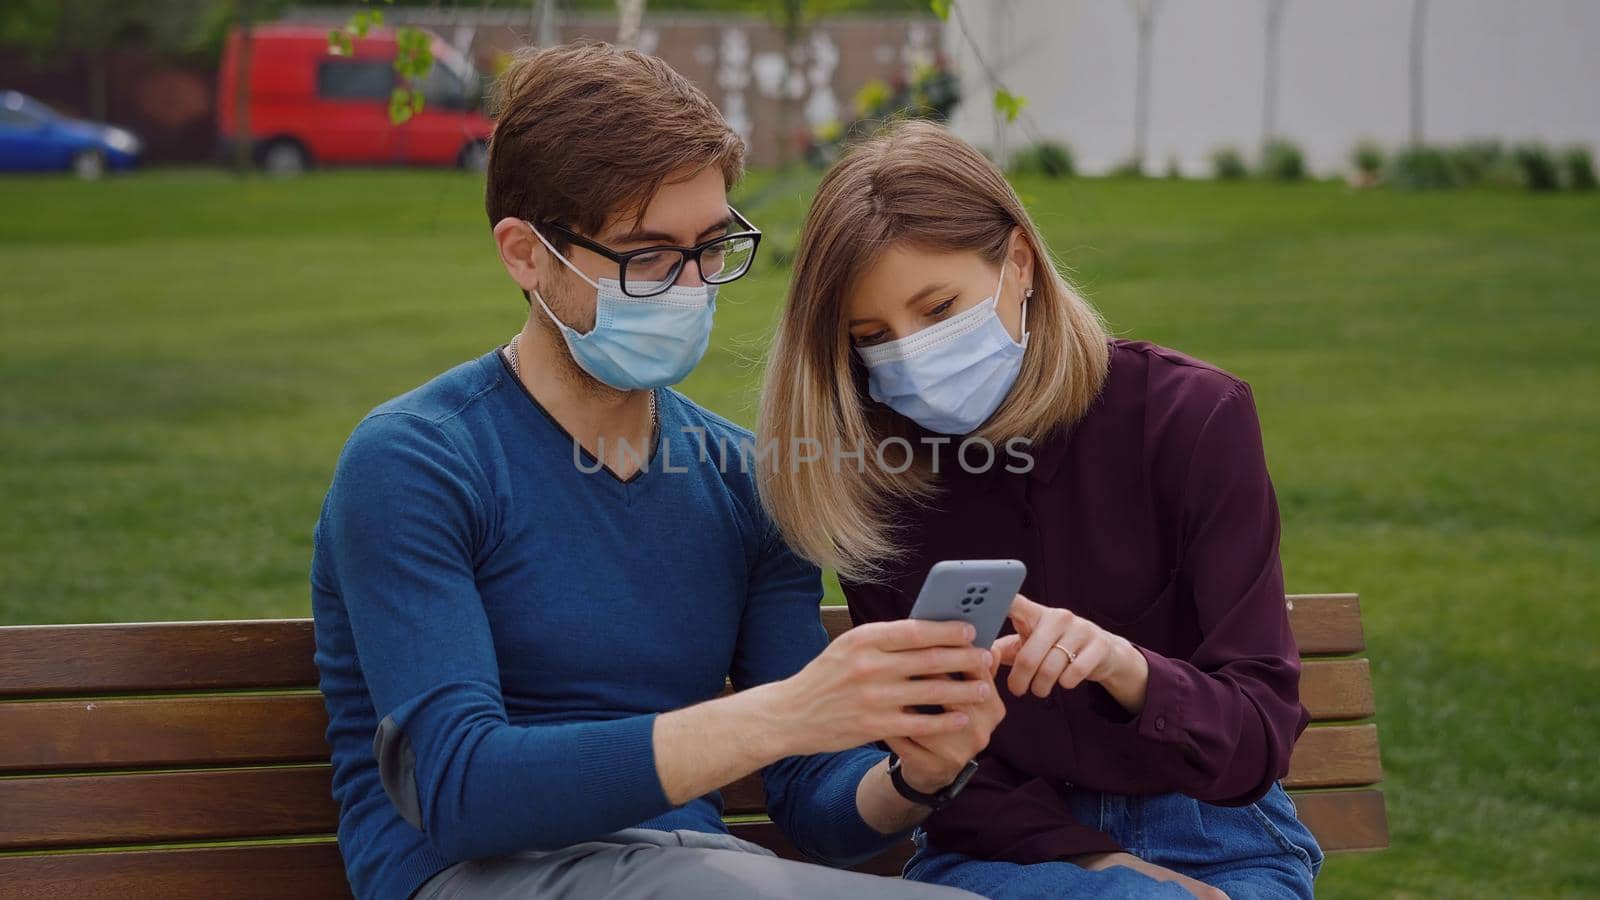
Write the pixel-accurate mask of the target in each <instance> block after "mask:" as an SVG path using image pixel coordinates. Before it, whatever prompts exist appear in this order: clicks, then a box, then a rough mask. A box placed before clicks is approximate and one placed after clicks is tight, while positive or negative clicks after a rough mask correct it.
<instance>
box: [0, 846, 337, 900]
mask: <svg viewBox="0 0 1600 900" xmlns="http://www.w3.org/2000/svg"><path fill="white" fill-rule="evenodd" d="M75 897H116V898H118V900H283V898H285V897H292V898H294V900H350V888H349V886H348V885H347V884H346V882H345V875H344V862H343V860H341V859H340V857H339V847H338V845H337V844H334V843H333V842H332V841H327V842H322V843H308V844H268V845H256V846H240V847H196V848H186V849H179V850H122V851H114V852H110V853H55V854H38V855H29V856H0V900H40V898H62V900H66V898H75Z"/></svg>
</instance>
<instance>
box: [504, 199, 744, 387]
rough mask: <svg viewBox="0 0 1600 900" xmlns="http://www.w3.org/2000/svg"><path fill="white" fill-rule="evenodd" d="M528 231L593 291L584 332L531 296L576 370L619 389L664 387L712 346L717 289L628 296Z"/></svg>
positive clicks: (619, 286)
mask: <svg viewBox="0 0 1600 900" xmlns="http://www.w3.org/2000/svg"><path fill="white" fill-rule="evenodd" d="M528 227H529V228H531V229H533V234H534V236H535V237H537V238H538V239H539V242H540V243H542V244H544V246H545V249H547V250H549V251H550V252H551V253H552V254H554V255H555V257H556V259H559V260H561V261H562V262H563V263H566V265H567V268H569V269H571V270H572V271H573V272H575V273H577V276H578V277H579V278H582V279H583V280H584V282H585V283H587V284H589V285H590V286H592V287H593V288H594V289H595V291H596V296H595V309H594V328H592V329H590V331H589V332H588V333H587V334H584V333H582V332H579V331H578V330H577V329H575V328H573V327H572V326H570V325H568V324H567V323H565V322H563V321H561V320H560V319H558V318H556V314H555V313H553V312H551V311H550V307H549V306H547V305H545V302H544V297H543V296H541V295H540V294H539V292H538V291H534V292H533V296H534V297H535V298H536V299H537V300H538V301H539V308H540V309H543V310H544V314H545V315H547V316H549V317H550V321H552V322H554V323H556V327H557V328H559V329H561V336H562V337H563V338H564V339H565V340H566V342H567V350H568V351H569V352H571V353H572V358H573V360H574V361H575V362H577V364H578V366H579V367H580V368H582V369H583V370H584V371H585V372H588V373H589V374H590V375H592V376H594V377H595V379H597V380H598V381H600V382H602V383H604V384H608V385H610V386H612V387H614V388H616V389H617V390H619V391H637V390H643V389H645V388H658V387H666V386H667V385H669V384H677V383H678V382H680V381H682V380H683V379H685V378H687V377H688V376H689V373H690V372H691V371H693V370H694V367H695V365H696V364H698V363H699V362H700V358H701V357H703V356H705V354H706V347H707V346H708V345H709V344H710V342H711V324H712V316H713V314H714V313H715V312H716V309H717V286H716V285H714V284H701V285H696V286H694V287H686V286H680V285H673V286H672V287H670V288H668V289H667V290H665V291H663V292H662V293H659V294H656V295H655V296H653V297H630V296H628V295H627V294H625V293H623V291H622V282H620V281H618V280H617V279H615V278H602V279H600V281H599V283H596V282H593V281H590V280H589V276H587V275H585V274H583V272H582V271H581V270H580V269H579V268H578V267H577V266H575V265H573V264H572V262H571V261H570V260H568V259H567V258H566V257H565V256H562V255H561V254H560V253H556V248H554V247H552V246H550V242H549V241H547V240H545V239H544V235H542V234H540V233H539V229H537V228H534V227H533V224H532V223H531V222H530V223H528Z"/></svg>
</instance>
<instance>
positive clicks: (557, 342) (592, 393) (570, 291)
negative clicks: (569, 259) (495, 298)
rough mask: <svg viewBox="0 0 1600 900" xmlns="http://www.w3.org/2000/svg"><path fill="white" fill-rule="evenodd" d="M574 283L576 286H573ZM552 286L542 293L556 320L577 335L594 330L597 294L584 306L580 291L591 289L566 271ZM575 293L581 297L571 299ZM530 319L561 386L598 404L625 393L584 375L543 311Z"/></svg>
mask: <svg viewBox="0 0 1600 900" xmlns="http://www.w3.org/2000/svg"><path fill="white" fill-rule="evenodd" d="M574 283H576V284H575V285H574ZM553 287H555V290H553V291H544V292H542V293H543V296H544V300H545V303H546V304H547V305H548V306H549V307H550V311H551V312H552V313H554V314H555V316H556V318H558V319H560V320H561V321H563V322H565V323H567V327H569V328H571V329H573V330H574V331H577V332H578V333H579V334H588V333H589V332H591V331H593V330H594V324H595V320H596V318H597V317H598V315H599V310H598V308H597V307H598V304H599V298H598V295H595V296H594V298H593V299H591V300H590V301H588V302H587V303H585V301H584V299H583V297H582V295H581V294H580V292H584V291H586V292H593V291H594V288H592V287H590V286H589V285H588V284H585V283H584V281H583V279H581V278H578V277H576V276H574V275H573V274H572V273H571V272H567V271H563V272H562V273H561V276H560V278H559V279H558V284H557V285H554V286H553ZM574 294H580V296H577V297H574V296H573V295H574ZM533 302H534V303H535V304H537V303H538V302H539V298H538V297H535V298H533ZM585 307H587V310H588V312H587V315H586V316H585V317H584V321H580V319H579V317H578V315H577V313H579V312H581V311H583V310H584V309H585ZM532 318H533V320H534V323H535V325H534V333H535V336H536V339H537V340H538V341H539V343H540V344H542V345H543V350H544V351H545V352H544V356H545V357H546V358H547V359H550V360H552V362H553V364H554V366H555V374H556V378H557V379H558V380H559V381H560V382H561V383H562V385H564V386H566V387H567V388H570V389H571V390H572V391H573V392H574V393H576V394H577V395H578V396H579V397H581V398H583V399H585V400H595V401H598V402H615V401H616V400H618V399H619V398H620V397H621V396H622V395H623V394H626V393H628V392H627V391H622V390H618V389H617V388H614V387H612V386H611V385H609V384H606V383H605V382H603V381H601V380H599V379H598V378H595V377H594V376H593V375H590V374H589V373H588V372H585V371H584V370H583V367H582V366H580V365H578V361H577V360H575V359H573V358H572V351H571V350H569V349H567V340H566V338H565V337H564V336H563V335H562V334H561V330H560V329H559V328H557V327H556V323H554V322H552V321H550V317H549V316H547V315H545V314H544V310H537V311H535V312H534V314H533V316H532Z"/></svg>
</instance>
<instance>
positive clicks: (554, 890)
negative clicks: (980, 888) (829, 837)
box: [412, 828, 977, 900]
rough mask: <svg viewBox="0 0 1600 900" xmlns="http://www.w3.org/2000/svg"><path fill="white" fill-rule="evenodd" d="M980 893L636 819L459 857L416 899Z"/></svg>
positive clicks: (949, 896)
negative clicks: (591, 835) (603, 831)
mask: <svg viewBox="0 0 1600 900" xmlns="http://www.w3.org/2000/svg"><path fill="white" fill-rule="evenodd" d="M976 896H977V895H976V894H969V893H967V892H966V891H960V890H956V889H954V888H947V887H939V886H937V885H931V884H917V883H916V882H910V881H900V880H898V879H894V878H884V877H881V876H878V875H863V874H861V873H859V872H846V871H843V870H840V869H830V868H827V867H825V866H816V865H811V864H809V863H803V862H793V861H791V860H787V859H779V858H778V857H777V856H776V855H774V854H773V852H772V851H771V850H768V849H767V848H765V847H762V846H760V845H758V844H752V843H750V842H749V841H744V840H740V839H739V838H736V837H732V836H730V835H725V834H702V833H700V832H697V831H671V832H668V831H656V830H654V829H649V828H628V829H624V830H622V831H618V832H616V833H615V834H608V835H606V836H605V837H603V838H600V839H598V840H593V841H586V842H584V843H582V844H574V845H572V846H571V847H564V848H562V849H560V850H550V851H537V852H535V851H530V852H526V853H517V854H514V855H512V856H497V857H493V858H491V859H477V860H471V861H468V862H464V863H457V864H456V865H453V866H451V867H450V868H448V869H445V870H444V871H443V872H440V873H439V874H437V875H435V876H433V877H432V878H430V879H428V880H427V881H426V882H424V883H423V885H422V887H420V888H418V889H417V892H416V893H415V894H413V895H412V900H531V898H535V897H537V898H541V900H542V898H547V897H548V898H560V900H589V898H596V900H598V898H606V900H745V898H750V897H778V898H786V900H813V898H824V900H829V898H831V900H857V898H859V900H911V898H929V900H972V898H974V897H976Z"/></svg>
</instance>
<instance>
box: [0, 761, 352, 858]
mask: <svg viewBox="0 0 1600 900" xmlns="http://www.w3.org/2000/svg"><path fill="white" fill-rule="evenodd" d="M0 809H3V810H5V811H6V814H5V815H4V816H0V849H6V850H30V849H46V848H56V847H99V846H108V845H112V844H161V843H184V842H193V841H206V840H237V839H241V838H267V837H287V836H294V835H307V834H331V833H332V832H333V831H334V830H335V829H337V828H338V826H339V807H338V806H337V805H336V804H335V803H334V802H333V774H332V768H331V767H330V766H327V765H317V766H299V767H293V768H272V769H213V770H208V771H201V772H145V773H139V774H127V775H70V776H60V777H54V778H0Z"/></svg>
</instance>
